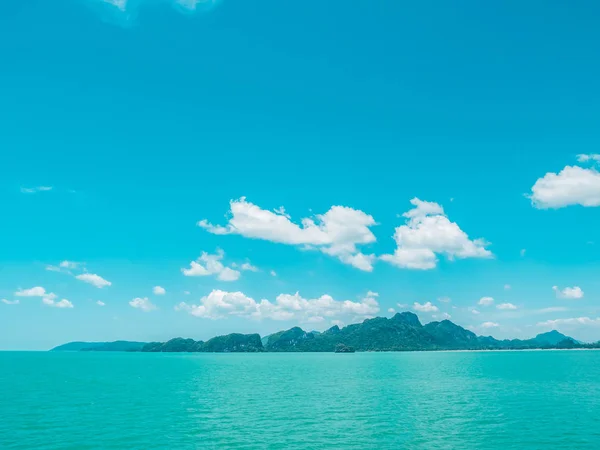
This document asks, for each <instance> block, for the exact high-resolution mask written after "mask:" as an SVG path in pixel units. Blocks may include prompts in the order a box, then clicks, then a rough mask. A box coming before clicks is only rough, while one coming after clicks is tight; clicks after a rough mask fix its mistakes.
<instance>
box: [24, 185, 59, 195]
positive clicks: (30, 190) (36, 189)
mask: <svg viewBox="0 0 600 450" xmlns="http://www.w3.org/2000/svg"><path fill="white" fill-rule="evenodd" d="M51 190H52V186H36V187H30V188H26V187H22V188H21V192H22V193H23V194H37V193H38V192H47V191H51Z"/></svg>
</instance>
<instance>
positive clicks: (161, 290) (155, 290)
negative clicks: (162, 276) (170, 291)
mask: <svg viewBox="0 0 600 450" xmlns="http://www.w3.org/2000/svg"><path fill="white" fill-rule="evenodd" d="M152 293H153V294H154V295H165V294H166V293H167V291H166V290H165V288H164V287H162V286H154V287H153V288H152Z"/></svg>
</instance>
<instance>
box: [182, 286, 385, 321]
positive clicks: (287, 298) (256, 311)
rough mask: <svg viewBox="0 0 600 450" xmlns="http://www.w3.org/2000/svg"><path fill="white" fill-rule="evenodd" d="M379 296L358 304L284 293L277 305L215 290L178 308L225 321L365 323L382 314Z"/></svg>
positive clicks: (368, 297)
mask: <svg viewBox="0 0 600 450" xmlns="http://www.w3.org/2000/svg"><path fill="white" fill-rule="evenodd" d="M376 297H377V294H376V293H374V292H369V293H368V295H367V296H366V297H365V298H363V299H362V300H360V301H358V302H353V301H350V300H343V301H338V300H335V299H333V297H331V296H329V295H322V296H320V297H318V298H313V299H306V298H304V297H302V296H301V295H300V294H299V293H295V294H280V295H278V296H277V298H276V299H275V301H274V302H271V301H269V300H266V299H262V300H260V301H256V300H254V299H253V298H251V297H248V296H247V295H245V294H244V293H242V292H227V291H222V290H213V291H212V292H211V293H210V294H208V295H207V296H205V297H202V298H201V299H200V303H199V304H197V305H194V304H189V303H185V302H181V303H180V304H179V305H177V306H176V307H175V309H176V310H178V311H187V312H189V313H190V314H192V315H194V316H196V317H202V318H206V319H213V320H215V319H223V318H225V317H228V316H237V317H247V318H252V319H258V320H260V319H271V320H295V321H299V322H302V323H319V322H326V321H329V322H330V323H331V322H332V321H333V320H340V319H345V320H350V321H355V320H362V319H365V318H367V317H372V316H374V315H376V314H377V313H378V312H379V303H378V302H377V299H376Z"/></svg>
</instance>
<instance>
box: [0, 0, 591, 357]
mask: <svg viewBox="0 0 600 450" xmlns="http://www.w3.org/2000/svg"><path fill="white" fill-rule="evenodd" d="M599 13H600V7H599V6H598V5H597V4H595V3H594V2H583V3H579V4H577V5H571V4H565V3H564V2H541V1H534V2H525V3H523V2H516V1H514V2H513V1H511V2H504V3H503V4H501V5H499V4H494V5H490V4H483V3H482V2H475V1H472V2H471V1H468V2H456V3H452V2H450V3H448V2H417V3H415V2H391V3H390V2H383V3H381V4H377V3H376V2H375V3H373V2H352V1H350V2H349V1H344V2H341V1H331V2H326V4H323V2H320V3H318V4H317V3H315V2H295V3H289V2H281V1H275V0H263V1H260V2H240V1H234V0H222V1H220V2H194V1H193V0H186V1H184V0H181V1H179V2H177V1H175V0H137V1H134V0H129V1H127V2H126V1H124V0H110V1H105V0H68V1H67V0H65V1H60V2H59V1H55V2H51V1H45V2H43V1H37V2H4V3H3V4H2V6H0V54H1V55H2V62H3V64H2V70H0V99H2V101H1V102H0V152H1V155H2V156H1V159H0V175H1V176H0V204H1V206H2V209H1V211H2V233H0V249H1V251H0V299H2V300H4V301H2V302H1V303H0V348H3V349H45V348H48V347H51V346H53V345H57V344H60V343H63V342H66V341H71V340H115V339H130V340H144V341H150V340H166V339H168V338H171V337H175V336H184V337H193V338H196V339H206V338H209V337H211V336H213V335H215V334H223V333H228V332H233V331H240V332H259V333H261V334H266V333H270V332H273V331H277V330H280V329H283V328H288V327H290V326H293V325H300V326H302V327H303V328H306V329H325V328H328V327H329V326H331V325H332V324H334V323H343V324H347V323H351V322H354V321H358V320H362V319H364V317H369V316H373V315H386V316H390V315H392V314H393V312H392V311H391V309H393V310H394V311H402V310H411V311H414V312H416V313H417V314H419V316H420V318H421V320H422V321H423V322H428V321H431V320H436V319H437V320H440V319H442V318H445V317H449V316H451V320H453V321H454V322H456V323H458V324H460V325H463V326H465V327H470V328H471V329H473V330H474V331H476V332H477V333H479V334H486V335H487V334H491V335H493V336H496V337H499V338H500V337H529V336H533V335H535V334H537V333H539V332H541V331H547V330H548V329H551V328H557V329H559V330H561V331H563V332H566V333H569V334H571V335H572V336H574V337H576V338H580V339H584V340H598V339H600V319H598V317H599V316H600V311H599V310H600V304H599V299H600V276H598V274H599V273H600V258H599V252H598V248H599V247H598V246H599V245H600V236H599V232H598V224H599V223H600V208H599V206H600V175H599V174H598V167H599V164H600V156H597V155H598V154H600V136H599V135H598V127H597V119H598V114H597V105H598V104H599V102H600V87H599V85H598V82H597V80H598V79H599V78H600V62H599V60H598V58H597V53H598V45H599V43H600V31H599V30H598V27H597V26H596V20H595V19H596V18H597V17H598V14H599ZM61 263H62V266H61ZM157 286H159V287H161V288H162V289H164V291H165V292H164V293H162V290H161V289H158V290H156V293H155V292H154V288H155V287H157ZM554 287H556V288H554ZM63 299H64V302H63ZM17 302H18V303H17ZM98 302H100V303H98Z"/></svg>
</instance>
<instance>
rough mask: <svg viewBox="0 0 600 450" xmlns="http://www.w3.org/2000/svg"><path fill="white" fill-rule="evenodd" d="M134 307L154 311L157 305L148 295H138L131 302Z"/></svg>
mask: <svg viewBox="0 0 600 450" xmlns="http://www.w3.org/2000/svg"><path fill="white" fill-rule="evenodd" d="M129 305H130V306H131V307H132V308H137V309H141V310H142V311H144V312H149V311H154V310H155V309H156V306H155V305H154V304H153V303H152V302H151V301H150V300H149V299H148V297H143V298H140V297H137V298H134V299H133V300H131V301H130V302H129Z"/></svg>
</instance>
